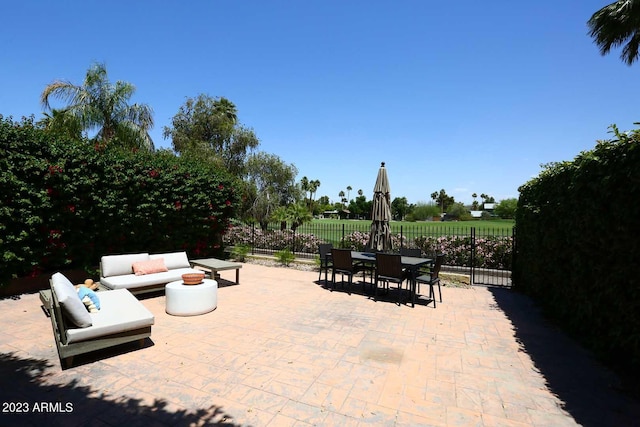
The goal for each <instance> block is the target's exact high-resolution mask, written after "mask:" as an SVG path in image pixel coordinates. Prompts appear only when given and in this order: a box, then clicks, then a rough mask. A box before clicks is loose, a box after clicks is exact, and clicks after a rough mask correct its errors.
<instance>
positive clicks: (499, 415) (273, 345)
mask: <svg viewBox="0 0 640 427" xmlns="http://www.w3.org/2000/svg"><path fill="white" fill-rule="evenodd" d="M230 274H231V276H233V272H231V273H230ZM242 274H243V278H242V279H243V280H242V284H241V285H237V286H235V285H233V286H223V287H221V288H220V289H219V291H218V308H217V309H216V310H215V311H213V312H211V313H208V314H205V315H202V316H194V317H174V316H170V315H168V314H166V313H165V311H164V307H165V297H164V296H163V295H160V296H154V297H150V298H146V299H142V302H143V304H144V305H145V306H146V307H147V308H148V309H149V310H151V311H152V312H153V313H154V315H155V325H154V326H153V329H152V335H151V340H148V341H147V344H146V346H145V347H144V348H142V349H138V348H137V347H135V346H133V347H132V346H125V347H124V348H120V349H118V351H108V352H102V353H100V354H98V355H97V356H94V357H92V358H84V359H82V358H79V359H78V360H77V362H76V366H75V367H73V368H71V369H67V370H64V371H62V370H61V369H60V363H59V361H58V357H57V353H56V348H55V345H54V341H53V336H52V332H51V324H50V321H49V319H47V317H46V316H45V314H44V312H43V310H42V309H41V307H40V301H39V299H38V295H37V294H27V295H21V296H19V297H15V298H8V299H4V300H0V321H1V325H2V328H1V330H0V357H1V358H2V361H1V362H2V363H1V364H0V378H2V380H1V381H2V390H1V391H0V398H1V401H2V405H3V406H2V408H1V412H0V425H3V426H13V425H20V426H25V425H61V426H62V425H64V426H78V425H96V426H117V425H128V426H137V425H140V426H165V425H167V426H172V425H228V426H236V425H242V426H248V425H253V426H311V425H319V426H544V427H547V426H572V425H587V426H589V425H591V426H631V425H640V406H639V404H638V402H637V401H636V400H633V399H631V398H628V397H626V396H624V395H622V394H621V393H619V392H618V391H617V389H616V385H617V380H616V377H615V376H614V375H613V374H611V373H610V372H609V371H607V370H605V369H603V368H602V367H601V366H599V365H598V364H597V363H596V362H595V361H593V359H592V358H591V357H590V355H589V353H587V352H586V351H583V350H582V349H581V348H580V347H578V346H577V345H576V344H574V343H573V342H572V341H571V340H569V339H568V338H566V337H564V336H563V335H562V334H561V333H559V332H557V331H556V330H555V329H553V328H552V327H549V326H547V325H545V323H544V321H543V320H542V319H541V317H540V316H539V314H538V312H537V310H536V309H535V307H534V306H533V305H532V304H531V302H530V301H529V300H528V299H527V298H526V297H523V296H521V295H518V294H515V293H513V292H511V291H509V290H505V289H492V288H486V287H474V288H473V289H464V288H443V289H442V292H443V299H444V303H442V304H438V306H437V308H436V309H434V308H433V307H432V306H427V305H426V304H425V302H424V301H421V302H420V303H419V304H417V305H416V307H415V308H413V309H412V308H411V307H410V306H409V305H402V306H398V305H397V304H395V303H394V302H395V295H390V296H389V301H378V302H375V301H373V299H371V298H369V297H368V295H367V294H366V293H363V292H362V287H361V285H360V284H357V285H354V286H353V287H352V288H351V289H350V290H351V291H352V292H351V293H348V292H346V291H345V290H342V289H340V288H338V290H336V291H333V292H331V291H330V290H328V289H326V288H325V287H323V286H322V285H323V283H322V282H317V278H318V276H317V272H305V271H298V270H293V269H284V268H271V267H265V266H259V265H253V264H245V265H244V266H243V270H242ZM222 277H223V279H224V278H225V275H224V274H223V275H222ZM228 279H229V280H232V277H229V278H228ZM222 282H224V280H223V281H222ZM221 284H223V283H221ZM18 410H23V411H25V412H24V413H15V412H16V411H18ZM45 417H46V420H47V421H46V423H45V422H44V420H45Z"/></svg>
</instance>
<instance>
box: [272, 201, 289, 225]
mask: <svg viewBox="0 0 640 427" xmlns="http://www.w3.org/2000/svg"><path fill="white" fill-rule="evenodd" d="M270 219H271V221H275V222H279V223H280V231H283V230H285V229H286V228H287V220H288V219H289V212H288V211H287V208H285V207H284V206H278V207H277V208H276V209H275V210H274V211H273V212H272V213H271V218H270Z"/></svg>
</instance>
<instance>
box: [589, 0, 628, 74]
mask: <svg viewBox="0 0 640 427" xmlns="http://www.w3.org/2000/svg"><path fill="white" fill-rule="evenodd" d="M587 25H588V26H589V29H590V32H589V35H590V36H591V37H592V38H593V39H594V42H595V43H596V44H597V45H598V47H599V48H600V53H601V54H602V55H606V54H608V53H609V51H610V50H611V48H616V47H619V46H622V45H623V44H624V45H625V46H624V48H623V49H622V52H621V53H620V59H622V60H623V61H624V62H625V63H626V64H627V65H631V64H633V62H634V61H636V60H637V59H638V48H639V47H640V0H619V1H616V2H614V3H611V4H610V5H608V6H605V7H603V8H602V9H600V10H599V11H597V12H596V13H594V14H593V15H592V16H591V19H589V21H587ZM625 43H626V44H625Z"/></svg>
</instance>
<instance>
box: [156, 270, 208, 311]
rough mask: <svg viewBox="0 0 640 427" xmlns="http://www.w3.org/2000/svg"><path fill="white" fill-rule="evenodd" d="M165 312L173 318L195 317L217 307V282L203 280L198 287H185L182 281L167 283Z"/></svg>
mask: <svg viewBox="0 0 640 427" xmlns="http://www.w3.org/2000/svg"><path fill="white" fill-rule="evenodd" d="M165 296H166V298H167V306H166V311H167V313H168V314H172V315H174V316H196V315H198V314H205V313H208V312H210V311H213V310H215V308H216V307H217V306H218V282H216V281H215V280H211V279H204V281H203V282H202V283H201V284H199V285H185V284H183V283H182V280H178V281H176V282H171V283H167V285H166V286H165Z"/></svg>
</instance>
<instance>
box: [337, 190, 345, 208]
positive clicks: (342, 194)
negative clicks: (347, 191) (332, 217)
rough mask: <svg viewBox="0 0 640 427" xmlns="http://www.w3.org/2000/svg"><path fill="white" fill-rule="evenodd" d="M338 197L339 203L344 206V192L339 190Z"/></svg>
mask: <svg viewBox="0 0 640 427" xmlns="http://www.w3.org/2000/svg"><path fill="white" fill-rule="evenodd" d="M338 197H340V202H341V203H342V204H344V200H345V199H344V191H342V190H340V192H339V193H338ZM343 209H344V206H343Z"/></svg>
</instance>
